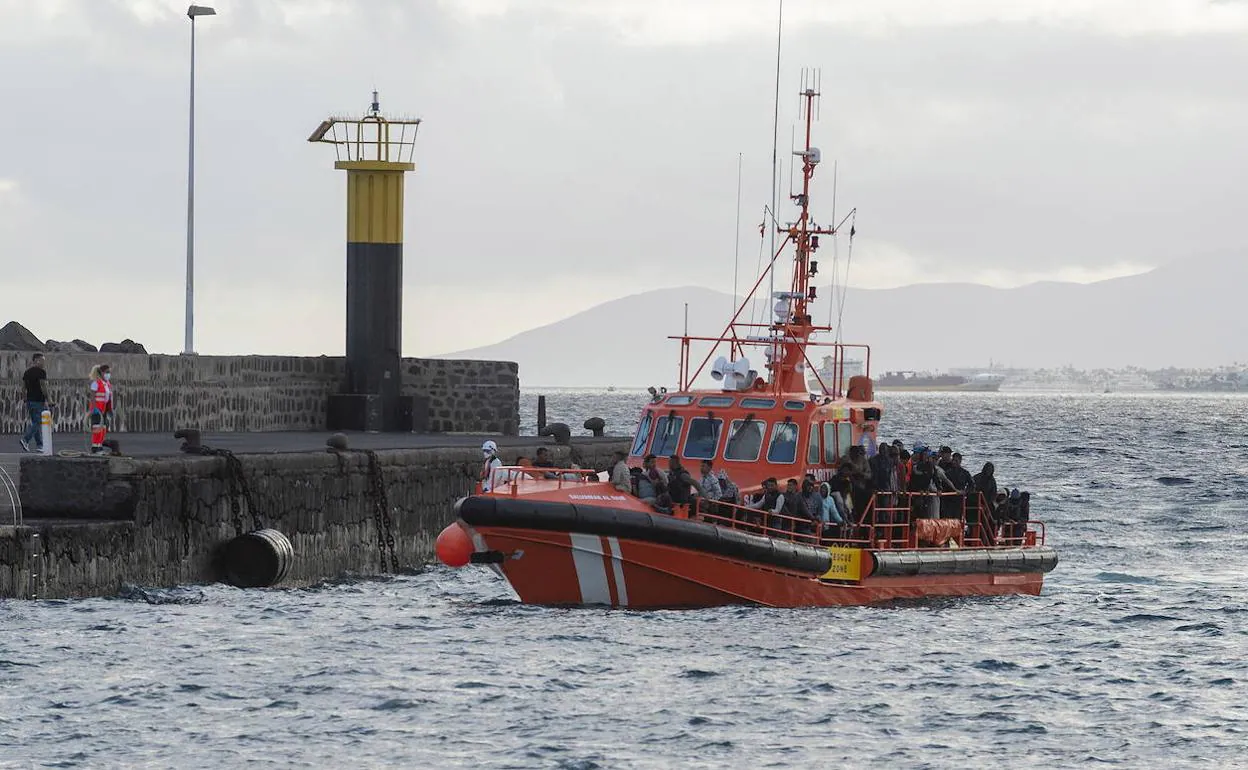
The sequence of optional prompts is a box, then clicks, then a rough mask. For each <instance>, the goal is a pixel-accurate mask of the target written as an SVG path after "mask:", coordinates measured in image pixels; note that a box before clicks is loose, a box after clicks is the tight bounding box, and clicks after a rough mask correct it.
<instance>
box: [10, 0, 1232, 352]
mask: <svg viewBox="0 0 1248 770" xmlns="http://www.w3.org/2000/svg"><path fill="white" fill-rule="evenodd" d="M213 4H214V5H215V7H216V8H217V10H218V14H219V15H217V16H214V17H211V18H208V19H201V20H200V22H197V33H196V34H197V46H198V48H197V92H196V98H197V151H196V152H197V154H196V159H197V166H196V183H197V186H196V263H197V284H196V285H197V292H199V294H200V296H201V297H202V298H203V301H204V302H205V303H207V302H209V301H211V302H214V303H218V304H220V303H226V304H228V303H230V302H231V301H232V300H231V298H232V297H233V298H237V301H238V302H239V303H242V304H244V305H245V309H244V310H243V311H240V312H237V313H223V312H218V313H216V314H215V315H214V314H213V313H210V312H209V311H208V309H207V308H206V307H205V308H204V309H203V310H202V311H201V318H202V319H203V320H202V322H200V323H197V326H199V327H200V328H202V330H203V334H204V335H205V336H204V341H205V344H209V341H210V340H211V345H212V346H213V347H214V349H219V350H228V349H229V346H230V344H231V343H230V340H237V343H236V344H237V346H238V349H240V350H243V349H251V348H250V346H251V345H252V344H253V340H255V339H256V337H257V335H258V334H261V333H262V334H263V335H269V336H268V337H266V339H269V340H270V343H266V344H273V345H287V346H289V347H290V348H291V349H292V350H293V349H299V350H316V349H318V348H319V349H325V350H338V349H340V347H341V341H340V340H341V337H342V333H341V325H342V318H341V314H342V308H341V301H342V300H341V297H342V295H343V291H344V290H343V277H344V263H345V255H344V244H343V241H344V234H345V225H344V221H343V220H344V215H345V213H344V208H345V200H344V198H345V180H344V178H343V175H342V172H339V171H334V170H333V169H332V152H331V151H330V150H329V148H326V147H324V146H322V145H310V144H308V143H306V142H305V141H304V139H305V138H306V137H307V135H308V134H309V133H310V132H311V130H312V128H314V127H315V126H316V124H317V123H318V122H319V121H320V120H321V119H322V118H324V117H326V116H327V115H329V114H337V113H342V112H353V113H359V112H361V111H362V110H363V109H364V108H365V106H366V105H367V102H368V99H369V95H370V92H371V90H372V89H373V88H374V87H376V88H378V89H379V91H380V95H381V101H382V107H383V109H384V110H386V111H388V112H398V113H412V114H416V115H419V116H420V117H422V118H423V119H424V121H425V122H424V124H423V125H422V127H421V131H420V135H419V137H418V139H417V149H416V158H415V160H416V164H417V170H416V171H415V172H414V173H413V174H410V175H409V176H408V179H407V204H406V216H407V227H406V231H407V243H406V247H405V249H406V251H405V253H406V265H405V288H406V298H407V307H408V312H407V314H406V317H407V318H408V319H409V323H408V325H407V329H406V331H405V339H406V340H407V341H408V343H409V344H408V349H407V352H409V353H411V352H413V351H415V350H418V349H419V350H450V349H462V348H468V347H472V346H473V345H477V344H481V343H482V342H489V341H490V338H485V339H481V337H482V336H483V335H486V334H489V335H492V338H493V339H501V338H503V337H506V336H509V335H510V334H512V333H514V332H515V331H519V330H522V329H524V328H527V327H529V326H531V325H533V324H534V323H538V322H540V320H538V319H543V318H545V317H546V315H548V314H551V313H556V312H561V309H563V308H567V307H573V306H576V305H578V303H581V304H583V303H584V302H586V301H590V299H591V298H599V297H600V298H602V299H606V298H609V297H611V296H617V295H620V294H626V293H632V292H636V291H641V290H645V289H650V288H657V287H661V286H673V285H684V284H687V283H690V282H694V283H699V284H702V285H706V286H710V287H713V288H717V289H721V290H728V289H730V288H731V283H732V265H733V254H734V251H736V249H737V247H738V238H737V234H736V233H735V232H734V221H735V218H736V187H737V157H738V153H742V154H743V157H744V168H743V195H742V198H743V205H742V217H741V218H742V224H741V231H740V238H739V246H740V253H741V255H742V258H741V265H742V271H741V272H742V277H741V282H742V283H743V284H744V283H746V282H747V281H748V280H749V279H751V278H752V277H753V276H752V275H750V273H751V272H752V268H753V265H754V264H755V262H756V254H757V251H758V247H759V240H758V236H757V225H758V223H759V221H761V209H762V205H763V203H764V202H765V201H766V200H767V199H768V198H769V197H770V196H769V194H768V186H769V179H770V175H771V171H770V158H771V140H772V134H771V132H772V122H771V121H772V113H771V110H772V102H771V100H772V89H773V88H774V71H773V67H774V56H775V49H774V31H775V29H774V21H775V19H774V6H772V5H771V4H767V3H757V2H747V1H746V0H723V1H722V2H714V3H711V2H706V1H703V0H682V1H678V0H666V1H665V2H650V1H649V0H627V2H626V1H625V0H602V1H601V2H597V1H596V2H594V3H585V2H573V0H531V1H528V0H526V2H523V3H521V2H513V1H509V0H489V1H488V2H486V1H484V0H444V1H443V2H440V3H411V2H401V1H400V0H376V2H373V1H371V0H370V2H369V3H347V2H331V1H330V0H320V1H319V2H313V1H311V0H308V1H306V2H302V1H301V2H295V0H252V1H250V2H234V1H231V0H217V1H216V2H215V3H213ZM1246 14H1248V4H1209V3H1200V2H1195V1H1194V0H1169V1H1168V2H1162V1H1161V0H1157V1H1154V0H1142V1H1139V2H1130V3H1127V2H1121V1H1120V0H1103V2H1098V3H1076V2H1058V1H1057V0H1032V1H1031V2H1016V3H991V2H986V1H984V2H953V1H952V0H950V1H949V2H942V3H928V2H919V1H918V0H910V1H906V0H882V1H881V2H877V3H858V2H828V1H821V2H815V1H814V0H789V2H786V3H785V15H786V25H785V29H786V36H785V42H784V45H785V47H784V58H783V62H784V64H783V72H782V76H781V89H782V102H781V116H780V154H781V156H782V159H785V161H784V169H785V171H784V174H783V178H784V182H783V186H786V187H787V184H788V182H787V180H788V163H787V158H788V151H789V137H790V131H791V127H792V125H793V123H794V122H795V120H796V111H795V105H796V94H795V91H796V88H797V83H798V77H797V76H798V72H799V69H800V67H801V66H803V65H814V66H822V72H823V87H824V96H823V100H822V105H821V116H820V117H821V119H820V121H819V122H818V123H817V124H816V127H815V141H816V143H817V144H818V145H819V146H820V147H821V148H822V149H823V153H824V164H823V166H822V167H821V169H820V173H819V176H818V177H817V179H816V188H815V193H816V196H817V197H816V209H817V212H816V213H817V215H818V216H819V217H820V218H821V219H822V220H829V219H831V216H832V200H831V190H832V183H833V174H832V171H833V165H834V164H835V166H836V169H837V174H836V177H837V181H836V184H837V203H836V205H837V213H838V217H839V216H842V215H843V214H844V213H845V212H847V211H849V209H850V207H853V206H856V207H857V208H858V221H857V227H858V237H857V239H856V240H857V243H856V244H855V251H854V266H853V270H852V271H851V274H850V281H851V283H857V285H867V286H889V285H893V286H895V285H901V284H903V283H907V282H912V281H933V280H941V281H974V280H980V281H985V282H989V283H992V284H993V285H1017V284H1019V283H1026V282H1029V281H1034V280H1052V279H1062V278H1065V279H1071V280H1091V279H1094V278H1098V277H1103V276H1109V275H1117V274H1122V273H1123V271H1136V270H1142V269H1146V268H1148V267H1151V266H1155V265H1158V264H1161V263H1164V262H1167V261H1171V260H1174V259H1177V258H1181V257H1182V256H1184V255H1186V254H1188V253H1191V252H1197V251H1206V250H1216V249H1225V248H1235V247H1237V246H1240V245H1241V244H1242V240H1243V239H1242V236H1241V235H1240V230H1239V219H1240V216H1241V214H1240V211H1239V205H1238V202H1239V201H1241V200H1243V199H1244V197H1245V194H1246V193H1248V189H1245V187H1246V186H1248V182H1246V181H1244V180H1248V162H1246V158H1245V153H1244V151H1243V149H1242V147H1241V145H1242V140H1241V137H1242V136H1243V135H1244V133H1245V131H1246V130H1248V107H1245V106H1244V105H1243V103H1242V98H1241V96H1240V90H1241V86H1240V84H1239V82H1238V81H1239V76H1238V73H1239V72H1242V71H1244V70H1245V68H1246V67H1248V51H1245V50H1244V49H1243V46H1242V45H1241V44H1240V42H1239V39H1240V37H1242V32H1243V31H1244V30H1245V29H1246V28H1248V16H1246ZM188 26H189V23H188V21H187V19H186V17H185V5H174V4H170V3H165V2H156V1H155V0H148V1H145V2H122V1H121V0H112V1H111V2H92V3H78V2H72V3H71V2H67V1H61V2H41V3H37V4H35V3H27V2H15V1H14V0H8V1H7V2H6V0H0V68H2V69H3V71H5V72H9V73H31V72H38V73H39V77H38V78H33V77H10V78H5V79H4V80H2V81H0V99H3V100H4V102H5V103H6V104H10V105H21V110H20V111H17V112H16V113H15V115H14V116H13V117H12V118H11V119H10V120H7V121H5V124H4V125H3V126H0V141H2V142H3V143H4V146H6V147H20V148H23V150H24V151H23V152H20V153H13V154H12V155H11V156H9V157H6V168H5V170H4V175H5V178H6V179H16V180H21V184H20V187H19V188H18V189H19V192H20V198H21V200H22V201H23V205H24V206H26V207H28V208H27V209H26V210H25V211H26V214H25V215H24V216H23V217H19V218H17V221H16V222H14V221H13V218H12V217H10V219H9V224H8V225H7V226H6V227H5V228H3V229H0V238H2V240H0V254H3V255H4V256H3V259H4V260H5V266H6V267H9V268H10V269H12V267H13V266H14V265H15V264H19V263H21V264H26V263H28V262H29V261H31V260H37V261H38V262H39V263H40V264H44V265H48V266H49V267H48V272H49V273H50V274H52V275H55V276H57V279H58V283H57V296H58V299H59V301H60V302H61V303H63V304H64V307H63V309H62V310H61V311H60V313H61V315H62V316H63V321H58V322H60V323H63V324H65V325H66V326H78V327H90V326H92V325H94V324H96V323H98V320H97V318H96V316H95V314H93V313H92V312H90V307H91V302H90V301H89V295H90V292H91V291H94V290H95V288H96V287H95V286H94V284H93V285H91V286H88V285H87V282H85V281H79V280H76V278H75V277H76V276H83V275H87V274H88V273H89V272H90V271H91V270H92V269H93V267H94V266H95V265H98V264H99V262H100V261H101V260H104V261H105V262H106V263H107V264H108V265H110V269H109V270H108V271H107V272H106V274H104V275H103V276H101V277H100V278H99V282H102V283H103V284H105V285H106V289H107V294H108V296H110V297H111V298H112V301H113V302H116V303H119V304H125V305H126V308H125V311H124V313H122V314H121V315H119V316H118V317H123V316H124V317H125V319H126V322H127V323H130V324H133V326H134V328H133V329H131V330H130V331H128V332H127V331H124V330H121V329H118V334H119V335H120V336H131V337H135V338H136V339H137V338H139V337H140V336H141V335H146V336H147V339H146V340H144V341H145V342H147V341H149V340H150V342H149V344H150V345H152V346H153V347H156V348H159V349H165V350H177V349H179V348H180V346H181V329H182V315H181V307H182V300H181V298H182V290H183V288H182V287H183V280H184V275H183V271H184V260H185V229H184V228H185V218H186V198H185V195H186V128H187V114H186V89H187V77H186V75H187V64H188V61H187V59H188V55H189V50H188V45H187V44H188V34H189V32H188V29H187V27H188ZM3 201H4V197H3V195H0V206H2V205H4V202H3ZM786 211H791V208H790V209H786ZM14 255H17V256H14ZM822 256H823V259H825V260H827V259H828V256H827V255H826V254H824V255H822ZM742 290H743V291H744V287H743V289H742ZM481 299H484V300H485V302H484V304H486V305H488V307H489V314H490V316H489V317H490V318H491V320H492V323H490V324H486V325H478V324H472V323H464V324H453V323H452V324H447V323H444V322H443V323H439V320H438V319H448V318H453V319H458V318H461V317H463V315H464V313H465V308H466V307H476V306H479V305H481V304H483V303H482V302H481V301H479V300H481ZM594 301H597V300H594ZM10 307H12V308H13V309H12V310H11V311H10V312H12V313H14V314H15V316H14V317H17V318H19V320H21V319H22V316H20V315H18V313H19V312H20V313H26V314H33V313H37V312H38V309H37V308H28V307H25V306H22V307H21V308H18V307H17V306H10ZM301 308H307V309H301ZM569 312H570V311H569ZM565 314H566V313H565ZM0 320H5V319H0ZM551 320H553V318H551ZM431 328H437V329H438V331H439V333H440V334H442V335H444V336H445V337H446V339H445V340H444V341H443V344H437V345H434V344H431V343H430V344H428V347H427V348H426V347H423V346H424V345H425V344H426V343H425V342H417V341H418V340H422V339H423V335H426V334H428V333H429V329H431ZM139 330H142V331H139ZM41 333H44V332H41ZM85 333H86V332H78V333H71V332H68V331H62V332H57V333H56V335H53V334H51V333H47V334H48V336H57V335H60V336H84V334H85ZM255 344H258V342H257V343H255ZM417 345H420V346H422V347H419V348H417V347H415V346H417Z"/></svg>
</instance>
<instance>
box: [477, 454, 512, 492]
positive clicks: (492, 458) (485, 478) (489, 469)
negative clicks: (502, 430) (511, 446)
mask: <svg viewBox="0 0 1248 770" xmlns="http://www.w3.org/2000/svg"><path fill="white" fill-rule="evenodd" d="M481 454H482V456H483V457H484V459H485V466H484V467H483V468H482V469H481V491H482V492H489V491H490V488H491V487H493V486H494V482H496V481H498V482H503V481H506V480H507V479H503V478H497V479H496V478H494V476H496V475H498V476H501V474H495V473H494V471H495V470H496V469H498V468H501V467H503V461H502V460H500V459H499V458H498V444H495V443H494V442H493V441H487V442H485V443H484V444H482V445H481Z"/></svg>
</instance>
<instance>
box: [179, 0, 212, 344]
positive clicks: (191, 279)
mask: <svg viewBox="0 0 1248 770" xmlns="http://www.w3.org/2000/svg"><path fill="white" fill-rule="evenodd" d="M216 15H217V12H216V10H215V9H213V8H210V7H209V6H206V5H192V6H189V7H188V8H187V9H186V16H187V18H188V19H190V20H191V118H190V138H189V140H188V147H189V149H188V151H187V172H186V344H185V347H184V349H183V350H182V355H187V356H192V355H195V17H196V16H216Z"/></svg>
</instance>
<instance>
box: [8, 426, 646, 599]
mask: <svg viewBox="0 0 1248 770" xmlns="http://www.w3.org/2000/svg"><path fill="white" fill-rule="evenodd" d="M328 436H329V434H328V433H315V432H308V433H302V432H299V433H265V434H254V433H253V434H247V433H232V434H231V433H221V434H212V433H208V434H205V435H204V436H203V444H204V445H205V446H208V447H213V448H217V449H229V450H231V451H232V452H233V453H234V457H236V458H237V460H238V463H237V464H234V463H231V462H230V459H229V458H227V457H224V456H194V455H189V454H182V453H181V452H180V451H179V445H180V442H179V441H177V440H174V439H173V438H172V437H171V436H170V435H169V434H167V433H162V434H137V433H122V434H119V435H118V438H119V439H120V440H121V442H122V448H123V451H125V452H126V454H127V455H129V456H127V457H114V458H107V459H102V458H93V457H55V456H54V457H41V456H36V455H23V456H20V458H19V460H20V470H19V472H18V474H17V476H18V478H16V479H15V480H16V482H17V485H18V487H19V490H20V492H21V501H22V504H23V508H24V522H23V524H22V525H21V526H12V524H11V523H10V521H9V520H7V519H6V516H8V515H9V514H8V513H7V512H6V510H5V503H4V502H3V500H4V499H5V498H4V495H3V493H2V492H0V597H9V598H68V597H85V596H106V595H112V594H115V593H117V592H118V591H119V590H121V588H122V586H123V585H125V584H132V585H139V586H145V587H170V586H175V585H183V584H192V583H206V582H215V581H218V580H220V579H221V577H222V576H221V570H220V563H219V554H220V550H221V548H222V546H223V545H224V544H225V543H227V542H229V541H230V540H231V539H233V538H234V537H235V536H236V535H237V534H239V533H240V532H242V533H245V532H250V531H252V530H254V529H258V528H262V527H271V528H274V529H277V530H279V531H281V532H282V533H284V534H285V535H286V536H287V537H288V538H289V539H290V541H291V543H292V544H293V546H294V552H295V558H294V562H293V564H292V566H291V570H290V573H289V575H288V577H287V578H286V579H285V580H284V581H283V582H282V584H281V585H283V586H297V585H306V584H309V583H314V582H317V581H320V580H324V579H328V578H335V577H340V576H345V575H351V574H354V575H372V574H382V573H387V572H390V571H392V569H393V564H394V561H397V563H398V565H399V568H400V569H414V568H420V567H422V566H423V565H425V564H426V563H427V562H428V561H429V559H430V558H432V546H433V540H434V538H436V537H437V534H438V532H440V531H441V529H442V528H443V527H444V526H445V525H446V524H447V523H448V522H449V521H451V519H452V518H453V516H454V514H453V511H452V505H453V504H454V502H455V500H456V499H458V498H459V497H461V496H463V495H465V494H468V493H469V492H470V491H471V489H472V486H473V484H474V482H475V480H476V478H477V474H478V473H479V470H480V467H481V452H480V445H481V442H482V441H483V440H484V439H485V438H493V439H494V440H495V441H497V442H498V443H499V445H500V450H501V454H502V456H503V459H504V461H505V462H512V461H514V460H515V458H516V457H517V456H519V455H527V456H532V455H533V454H534V453H535V452H536V450H537V448H538V447H539V446H546V447H548V448H549V449H550V450H551V453H552V455H553V456H554V459H555V462H556V463H557V464H559V465H561V466H567V465H570V464H571V463H574V462H575V463H576V464H577V465H579V466H580V467H584V468H593V469H596V470H603V469H605V468H606V467H607V464H608V463H609V461H610V456H611V453H612V452H613V451H615V450H617V449H624V450H626V449H627V445H628V443H629V440H628V439H624V438H597V439H595V438H588V437H587V438H575V439H573V443H572V446H570V447H564V446H555V445H553V444H552V443H551V442H550V440H549V439H543V438H536V437H518V436H509V437H499V436H497V435H494V436H485V435H442V436H419V435H411V434H352V435H349V439H348V440H349V446H350V449H348V450H347V451H333V450H329V449H328V448H327V447H326V446H325V439H326V438H327V437H328ZM6 438H7V437H6ZM14 457H15V456H14V455H9V456H8V459H10V460H11V459H12V458H14ZM5 467H8V468H12V467H14V463H12V462H10V463H7V464H6V465H5ZM239 473H241V476H242V479H241V480H242V481H243V482H244V484H243V485H242V487H240V486H239V485H238V484H237V483H236V482H237V481H239V479H238V474H239ZM242 489H245V490H246V491H247V492H248V493H249V494H244V493H243V492H242V491H241V490H242ZM248 497H249V498H250V500H248V499H247V498H248ZM386 514H388V516H387V515H386ZM387 518H388V520H389V526H388V527H387V524H386V521H387ZM387 534H390V535H392V536H393V551H391V548H390V545H389V538H388V537H387Z"/></svg>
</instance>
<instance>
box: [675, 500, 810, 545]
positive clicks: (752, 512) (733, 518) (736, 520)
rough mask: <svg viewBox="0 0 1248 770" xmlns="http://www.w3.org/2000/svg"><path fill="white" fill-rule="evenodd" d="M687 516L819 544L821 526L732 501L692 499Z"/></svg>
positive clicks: (757, 533)
mask: <svg viewBox="0 0 1248 770" xmlns="http://www.w3.org/2000/svg"><path fill="white" fill-rule="evenodd" d="M689 515H690V517H691V518H698V519H701V520H703V521H706V522H709V523H711V524H717V525H719V526H721V527H728V528H730V529H739V530H742V531H745V532H751V533H753V534H756V535H765V536H767V537H775V538H779V539H782V540H792V541H794V542H797V543H806V544H807V545H819V543H820V542H822V540H823V536H824V525H823V524H822V523H818V524H816V523H815V522H813V521H812V520H811V519H809V518H805V517H796V516H789V515H788V514H785V513H772V512H771V511H764V510H761V509H758V508H750V507H749V506H745V505H738V504H736V503H728V502H721V501H715V500H707V499H705V498H701V497H699V498H695V499H694V502H693V505H692V506H690V512H689Z"/></svg>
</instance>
